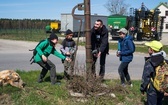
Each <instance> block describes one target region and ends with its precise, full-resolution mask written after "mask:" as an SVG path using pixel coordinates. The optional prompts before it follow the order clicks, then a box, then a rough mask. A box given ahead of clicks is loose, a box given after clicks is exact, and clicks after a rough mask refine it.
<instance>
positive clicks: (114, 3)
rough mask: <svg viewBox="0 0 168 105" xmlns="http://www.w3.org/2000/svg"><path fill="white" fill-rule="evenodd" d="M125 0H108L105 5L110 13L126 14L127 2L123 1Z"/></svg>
mask: <svg viewBox="0 0 168 105" xmlns="http://www.w3.org/2000/svg"><path fill="white" fill-rule="evenodd" d="M124 2H125V0H109V1H108V2H107V3H106V4H105V7H106V8H107V10H108V11H109V12H110V15H114V14H119V15H127V14H128V12H127V10H128V7H129V4H125V3H124Z"/></svg>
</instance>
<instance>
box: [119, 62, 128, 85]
mask: <svg viewBox="0 0 168 105" xmlns="http://www.w3.org/2000/svg"><path fill="white" fill-rule="evenodd" d="M129 63H130V62H121V64H120V66H119V68H118V73H119V76H120V80H121V84H124V83H125V79H126V80H127V82H131V79H130V75H129V73H128V65H129Z"/></svg>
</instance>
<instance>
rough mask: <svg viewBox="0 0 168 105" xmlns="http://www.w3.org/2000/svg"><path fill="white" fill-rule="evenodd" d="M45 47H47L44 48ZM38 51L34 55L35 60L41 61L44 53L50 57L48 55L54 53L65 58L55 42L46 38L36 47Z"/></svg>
mask: <svg viewBox="0 0 168 105" xmlns="http://www.w3.org/2000/svg"><path fill="white" fill-rule="evenodd" d="M48 43H49V44H48ZM46 46H47V47H46ZM43 48H45V49H43ZM35 50H36V51H37V53H36V55H35V56H34V62H35V63H36V62H39V61H42V55H44V56H46V57H47V58H48V56H49V55H50V54H53V55H55V56H57V57H58V58H60V59H62V60H64V59H65V56H64V55H62V54H61V53H60V52H58V51H57V50H56V49H55V48H54V46H53V43H52V42H51V41H50V40H49V39H46V40H45V41H43V42H41V43H40V44H39V45H38V46H37V47H36V49H35Z"/></svg>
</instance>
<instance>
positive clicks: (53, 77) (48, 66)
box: [37, 60, 57, 84]
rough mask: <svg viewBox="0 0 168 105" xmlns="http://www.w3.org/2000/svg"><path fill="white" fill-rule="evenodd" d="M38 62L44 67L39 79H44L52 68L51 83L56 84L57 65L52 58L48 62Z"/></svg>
mask: <svg viewBox="0 0 168 105" xmlns="http://www.w3.org/2000/svg"><path fill="white" fill-rule="evenodd" d="M37 64H39V65H40V66H41V67H42V71H41V73H40V76H39V79H43V78H44V77H45V75H46V74H47V72H48V70H50V80H51V84H55V83H56V79H57V78H56V67H55V65H54V64H53V63H52V62H51V61H50V60H47V62H43V61H40V62H37Z"/></svg>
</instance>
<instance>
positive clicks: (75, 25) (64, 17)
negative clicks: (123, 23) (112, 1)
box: [61, 13, 107, 36]
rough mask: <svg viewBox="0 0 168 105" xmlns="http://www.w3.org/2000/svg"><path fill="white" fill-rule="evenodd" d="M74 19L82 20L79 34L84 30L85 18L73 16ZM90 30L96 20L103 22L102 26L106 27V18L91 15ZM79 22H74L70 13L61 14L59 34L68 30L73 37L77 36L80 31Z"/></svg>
mask: <svg viewBox="0 0 168 105" xmlns="http://www.w3.org/2000/svg"><path fill="white" fill-rule="evenodd" d="M75 17H77V18H80V19H82V27H81V32H84V30H85V23H84V22H85V17H84V15H81V14H75ZM90 18H91V24H90V25H91V28H92V27H93V25H94V23H95V21H96V20H97V19H101V20H102V21H103V24H104V25H105V26H106V27H107V16H101V15H97V14H95V15H91V17H90ZM80 24H81V22H80V20H76V19H75V18H73V16H72V14H70V13H62V14H61V32H62V33H64V32H65V31H66V30H67V29H70V30H72V31H73V32H74V36H76V35H77V33H78V32H79V29H80Z"/></svg>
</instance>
